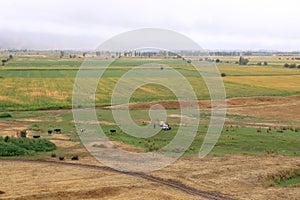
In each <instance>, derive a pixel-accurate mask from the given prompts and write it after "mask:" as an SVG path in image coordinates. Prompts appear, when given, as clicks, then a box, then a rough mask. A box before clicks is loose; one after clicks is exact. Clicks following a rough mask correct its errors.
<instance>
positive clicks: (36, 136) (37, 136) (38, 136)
mask: <svg viewBox="0 0 300 200" xmlns="http://www.w3.org/2000/svg"><path fill="white" fill-rule="evenodd" d="M40 137H41V136H40V135H34V136H33V138H40Z"/></svg>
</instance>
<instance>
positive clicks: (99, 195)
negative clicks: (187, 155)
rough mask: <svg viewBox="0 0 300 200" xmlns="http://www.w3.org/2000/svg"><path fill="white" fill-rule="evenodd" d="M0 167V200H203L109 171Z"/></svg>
mask: <svg viewBox="0 0 300 200" xmlns="http://www.w3.org/2000/svg"><path fill="white" fill-rule="evenodd" d="M0 164H1V168H0V173H1V176H0V181H1V183H2V184H1V191H3V192H4V193H3V194H1V196H0V199H19V200H20V199H26V200H31V199H34V200H36V199H51V200H52V199H115V200H120V199H149V198H151V199H201V198H199V197H194V196H191V195H189V194H186V193H184V192H181V191H178V190H175V189H173V188H170V187H167V186H164V185H162V184H159V183H153V182H151V181H147V180H144V179H141V178H138V177H133V176H128V175H124V174H119V173H113V172H108V171H101V170H96V169H85V168H77V167H72V166H62V165H55V164H49V163H26V162H24V163H20V162H7V161H5V162H1V161H0ZM12 172H13V173H12Z"/></svg>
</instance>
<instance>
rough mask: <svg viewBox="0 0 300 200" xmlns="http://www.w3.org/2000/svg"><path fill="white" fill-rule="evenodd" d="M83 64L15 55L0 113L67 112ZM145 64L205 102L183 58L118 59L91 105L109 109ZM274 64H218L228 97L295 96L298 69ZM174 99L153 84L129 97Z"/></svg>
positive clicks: (2, 83)
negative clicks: (172, 74)
mask: <svg viewBox="0 0 300 200" xmlns="http://www.w3.org/2000/svg"><path fill="white" fill-rule="evenodd" d="M96 61H97V60H96ZM82 62H83V59H79V58H76V59H58V58H55V57H46V58H31V57H15V58H14V59H13V60H11V61H9V62H8V64H7V65H5V66H2V67H1V70H0V77H1V78H0V110H1V111H6V110H38V109H61V108H71V99H72V91H73V84H74V79H75V77H76V74H77V71H78V69H79V67H80V65H81V63H82ZM95 63H96V62H95ZM145 63H161V64H166V65H168V66H170V67H172V68H174V69H176V70H177V71H178V72H180V73H181V74H182V75H184V76H185V77H186V78H187V79H188V81H189V82H190V83H191V85H192V86H193V88H194V90H195V92H196V95H197V97H198V99H209V93H208V90H207V88H206V85H205V82H204V81H203V79H202V78H201V77H200V75H199V73H197V72H196V70H195V69H194V68H192V67H191V66H190V65H189V64H187V63H186V62H185V61H183V60H179V59H151V60H146V59H118V60H116V61H114V62H113V63H112V64H111V65H110V66H109V68H108V69H107V70H106V71H105V73H104V74H103V76H102V77H101V80H100V82H99V87H98V89H97V92H96V102H95V103H96V105H97V106H101V105H109V104H110V96H111V94H112V91H113V88H114V86H115V84H116V83H117V82H118V79H119V78H120V77H121V76H122V75H123V74H124V73H126V72H127V71H129V70H130V69H132V68H134V67H135V66H139V65H142V64H145ZM275 64H276V63H275ZM275 64H274V65H269V66H239V65H236V64H233V63H218V64H217V66H218V68H219V70H220V72H221V73H225V74H226V75H227V76H226V77H224V84H225V88H226V93H227V98H232V97H249V96H288V95H295V94H300V81H299V78H298V77H299V75H300V69H285V68H283V67H278V65H275ZM277 64H278V63H277ZM92 69H93V70H95V69H97V66H96V64H95V65H94V64H93V63H92ZM141 70H142V69H141ZM282 79H283V82H282V83H281V84H280V87H274V84H273V82H276V81H277V82H278V80H282ZM249 80H253V81H249ZM285 80H287V81H285ZM170 81H173V80H171V79H170ZM174 81H176V80H174ZM149 91H152V92H149ZM174 99H176V97H175V96H174V94H173V93H172V92H171V91H169V90H168V89H165V88H163V87H158V86H157V85H147V86H145V88H144V89H143V90H142V89H139V90H138V91H136V93H135V96H133V98H132V100H133V101H135V102H145V101H159V100H174Z"/></svg>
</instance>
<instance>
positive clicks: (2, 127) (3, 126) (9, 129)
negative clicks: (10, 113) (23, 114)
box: [0, 121, 29, 137]
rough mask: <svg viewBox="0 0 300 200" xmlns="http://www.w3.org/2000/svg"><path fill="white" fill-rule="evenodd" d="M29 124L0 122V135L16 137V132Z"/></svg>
mask: <svg viewBox="0 0 300 200" xmlns="http://www.w3.org/2000/svg"><path fill="white" fill-rule="evenodd" d="M28 127H29V126H28V125H27V124H23V123H13V122H5V121H1V122H0V136H10V137H16V136H17V132H20V131H21V130H24V129H27V128H28Z"/></svg>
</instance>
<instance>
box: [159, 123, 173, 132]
mask: <svg viewBox="0 0 300 200" xmlns="http://www.w3.org/2000/svg"><path fill="white" fill-rule="evenodd" d="M161 129H162V130H164V131H168V130H171V126H169V124H164V125H163V126H162V128H161Z"/></svg>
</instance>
